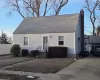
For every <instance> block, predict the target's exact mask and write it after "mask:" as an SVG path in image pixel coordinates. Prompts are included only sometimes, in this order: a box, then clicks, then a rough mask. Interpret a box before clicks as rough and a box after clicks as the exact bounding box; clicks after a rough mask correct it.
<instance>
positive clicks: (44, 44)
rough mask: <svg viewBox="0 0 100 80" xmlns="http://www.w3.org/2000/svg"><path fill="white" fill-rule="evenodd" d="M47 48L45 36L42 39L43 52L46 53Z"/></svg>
mask: <svg viewBox="0 0 100 80" xmlns="http://www.w3.org/2000/svg"><path fill="white" fill-rule="evenodd" d="M47 47H48V37H47V36H44V37H43V50H44V51H45V52H46V50H47Z"/></svg>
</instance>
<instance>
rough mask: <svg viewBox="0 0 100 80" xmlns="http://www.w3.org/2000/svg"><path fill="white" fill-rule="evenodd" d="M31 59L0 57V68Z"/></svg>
mask: <svg viewBox="0 0 100 80" xmlns="http://www.w3.org/2000/svg"><path fill="white" fill-rule="evenodd" d="M32 59H33V58H31V57H13V56H1V57H0V68H2V67H5V66H9V65H12V64H16V63H21V62H24V61H28V60H32Z"/></svg>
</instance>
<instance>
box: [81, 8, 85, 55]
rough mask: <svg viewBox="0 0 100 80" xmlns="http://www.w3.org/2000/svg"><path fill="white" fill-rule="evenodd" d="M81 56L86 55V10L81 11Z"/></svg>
mask: <svg viewBox="0 0 100 80" xmlns="http://www.w3.org/2000/svg"><path fill="white" fill-rule="evenodd" d="M80 27H81V28H80V29H81V30H80V31H81V32H80V33H81V54H84V10H83V9H81V11H80Z"/></svg>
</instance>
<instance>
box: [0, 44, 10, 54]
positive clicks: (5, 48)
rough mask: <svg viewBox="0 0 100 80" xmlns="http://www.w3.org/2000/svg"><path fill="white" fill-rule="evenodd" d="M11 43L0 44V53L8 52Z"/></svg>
mask: <svg viewBox="0 0 100 80" xmlns="http://www.w3.org/2000/svg"><path fill="white" fill-rule="evenodd" d="M11 47H12V44H0V55H5V54H10V49H11Z"/></svg>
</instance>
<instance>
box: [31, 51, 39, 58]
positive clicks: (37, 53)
mask: <svg viewBox="0 0 100 80" xmlns="http://www.w3.org/2000/svg"><path fill="white" fill-rule="evenodd" d="M37 55H39V51H38V50H32V51H31V57H36V56H37Z"/></svg>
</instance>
